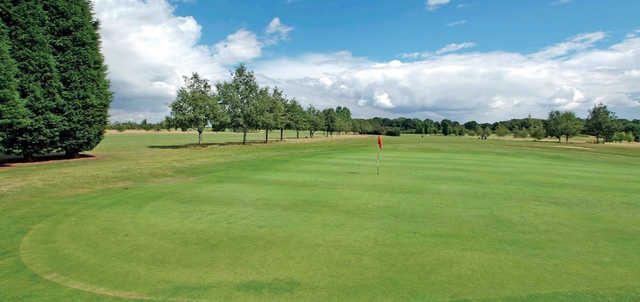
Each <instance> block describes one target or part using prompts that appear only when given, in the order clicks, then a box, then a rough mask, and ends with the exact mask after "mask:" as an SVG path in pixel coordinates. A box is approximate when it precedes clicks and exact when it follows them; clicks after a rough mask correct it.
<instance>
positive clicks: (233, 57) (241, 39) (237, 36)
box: [214, 29, 263, 65]
mask: <svg viewBox="0 0 640 302" xmlns="http://www.w3.org/2000/svg"><path fill="white" fill-rule="evenodd" d="M262 47H263V44H262V43H261V42H259V41H258V37H257V36H256V34H254V33H252V32H250V31H248V30H244V29H241V30H238V31H237V32H236V33H233V34H231V35H229V36H228V37H227V39H225V40H224V41H221V42H218V43H217V44H216V45H215V56H214V58H215V60H216V61H218V62H222V63H224V64H227V65H232V64H236V63H239V62H247V61H250V60H253V59H255V58H258V57H260V56H261V55H262Z"/></svg>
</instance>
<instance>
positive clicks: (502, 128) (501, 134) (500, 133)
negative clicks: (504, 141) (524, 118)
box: [496, 124, 509, 137]
mask: <svg viewBox="0 0 640 302" xmlns="http://www.w3.org/2000/svg"><path fill="white" fill-rule="evenodd" d="M496 135H497V136H499V137H505V136H507V135H509V129H507V127H505V126H504V125H503V124H499V125H498V127H496Z"/></svg>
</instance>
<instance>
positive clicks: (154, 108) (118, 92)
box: [94, 0, 292, 120]
mask: <svg viewBox="0 0 640 302" xmlns="http://www.w3.org/2000/svg"><path fill="white" fill-rule="evenodd" d="M94 11H95V14H96V17H97V18H98V19H99V20H100V24H101V28H100V33H101V35H102V48H103V53H104V56H105V61H106V63H107V65H108V67H109V79H110V80H111V84H112V90H113V91H114V92H115V100H114V103H113V104H112V106H111V107H112V109H111V112H110V113H111V117H112V119H113V120H141V119H143V118H147V119H151V120H160V119H163V118H164V116H165V115H166V114H167V113H168V109H167V105H168V104H169V103H170V102H171V101H172V100H173V99H174V98H175V91H176V89H177V88H178V87H179V86H180V85H181V84H182V76H185V75H189V74H190V73H192V72H198V73H200V74H201V75H203V76H204V77H206V78H209V79H212V80H219V79H223V78H225V77H226V76H227V74H228V69H229V66H231V65H233V64H237V63H239V62H248V61H251V60H253V59H256V58H259V57H261V55H262V49H263V48H264V47H266V46H269V45H273V44H275V43H276V42H278V41H279V40H281V39H282V38H286V36H287V34H288V33H289V32H290V31H291V30H292V28H291V27H288V26H286V25H284V24H282V22H281V21H280V19H279V18H275V19H273V21H271V23H270V24H269V25H268V26H267V29H266V31H267V34H266V35H265V36H264V37H259V36H257V35H256V34H255V33H253V32H251V31H248V30H246V29H239V30H238V31H237V32H235V33H231V34H229V35H228V36H227V37H226V39H224V40H223V41H220V42H218V43H216V44H215V45H212V46H208V45H201V44H200V43H199V41H200V38H201V32H202V28H201V26H200V25H199V24H198V22H197V21H196V20H195V19H194V18H193V17H181V16H176V15H175V14H174V7H173V6H172V5H171V4H170V3H169V2H167V1H165V0H146V1H143V0H96V1H94ZM272 35H277V36H278V38H277V39H276V40H274V39H273V37H272Z"/></svg>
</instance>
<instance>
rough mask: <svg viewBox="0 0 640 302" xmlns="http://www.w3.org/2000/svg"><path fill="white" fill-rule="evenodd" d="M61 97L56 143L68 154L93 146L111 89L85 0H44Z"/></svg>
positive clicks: (105, 118)
mask: <svg viewBox="0 0 640 302" xmlns="http://www.w3.org/2000/svg"><path fill="white" fill-rule="evenodd" d="M43 3H44V9H45V11H46V12H47V15H48V16H49V20H50V22H49V24H48V32H49V35H50V39H51V41H50V43H51V46H52V49H53V54H54V56H55V59H56V61H57V63H58V65H57V68H58V71H59V73H60V82H61V83H62V87H63V88H62V90H61V93H60V96H61V97H62V100H63V102H64V106H63V117H64V122H63V127H62V129H61V132H60V141H59V145H58V148H60V149H61V150H62V151H64V152H65V153H66V155H67V156H69V157H75V156H76V155H77V154H78V153H79V152H82V151H88V150H91V149H93V148H94V147H95V146H96V145H98V143H99V142H100V140H102V136H103V133H104V130H105V128H106V126H107V121H108V109H109V104H110V103H111V99H112V95H111V92H110V91H109V82H108V81H107V79H106V66H105V65H104V59H103V57H102V55H101V53H100V36H99V34H98V22H97V21H95V20H94V18H93V15H92V12H91V6H90V4H89V3H88V2H87V1H86V0H66V1H59V0H44V1H43Z"/></svg>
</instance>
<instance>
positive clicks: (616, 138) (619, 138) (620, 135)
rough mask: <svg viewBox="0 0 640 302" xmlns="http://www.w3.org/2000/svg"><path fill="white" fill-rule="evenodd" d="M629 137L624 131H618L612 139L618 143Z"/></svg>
mask: <svg viewBox="0 0 640 302" xmlns="http://www.w3.org/2000/svg"><path fill="white" fill-rule="evenodd" d="M626 139H627V134H626V133H624V132H616V133H615V134H614V135H613V136H612V137H611V141H612V142H616V143H621V142H623V141H625V140H626Z"/></svg>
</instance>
